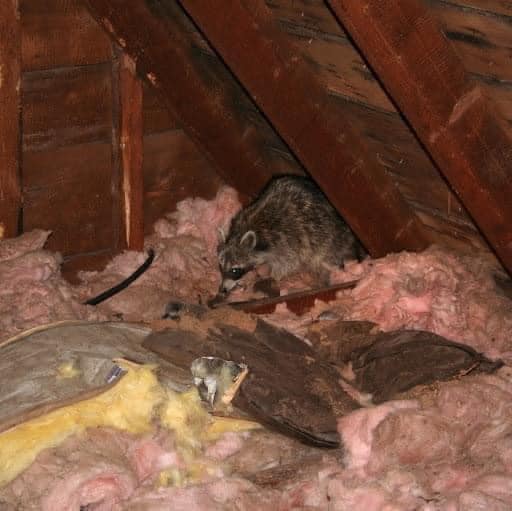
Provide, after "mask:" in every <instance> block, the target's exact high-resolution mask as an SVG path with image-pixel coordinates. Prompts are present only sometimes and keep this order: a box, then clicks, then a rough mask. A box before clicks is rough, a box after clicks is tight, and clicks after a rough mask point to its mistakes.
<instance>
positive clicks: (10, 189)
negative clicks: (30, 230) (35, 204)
mask: <svg viewBox="0 0 512 511" xmlns="http://www.w3.org/2000/svg"><path fill="white" fill-rule="evenodd" d="M0 34H2V44H1V45H0V133H1V137H2V139H1V142H0V238H2V237H4V236H5V237H8V236H16V235H17V234H18V220H19V218H18V215H19V212H20V208H21V185H20V175H19V161H20V158H19V156H20V122H19V121H20V80H21V74H20V61H21V35H20V20H19V14H18V2H17V1H16V0H6V1H3V2H1V3H0Z"/></svg>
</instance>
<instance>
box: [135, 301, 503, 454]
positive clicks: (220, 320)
mask: <svg viewBox="0 0 512 511" xmlns="http://www.w3.org/2000/svg"><path fill="white" fill-rule="evenodd" d="M155 326H157V327H158V328H160V331H157V332H153V333H152V334H150V335H149V336H148V337H147V338H146V339H145V340H144V341H143V344H142V345H143V347H145V348H147V349H149V350H151V351H153V352H155V353H157V354H159V355H160V356H161V357H163V358H164V359H165V360H167V361H171V362H172V363H173V364H175V365H177V366H178V367H180V368H183V369H190V366H191V364H192V362H193V361H194V360H196V359H198V358H200V357H218V358H219V359H223V360H227V361H233V362H235V363H236V364H246V365H247V367H248V370H249V371H248V374H247V376H246V377H245V379H244V380H243V382H242V383H241V385H240V387H239V390H238V392H237V393H236V395H235V396H234V398H233V400H232V401H231V403H232V404H233V406H235V407H236V408H238V409H240V410H242V411H243V412H245V413H247V414H249V415H250V416H251V417H252V418H254V419H256V420H259V421H260V422H262V423H264V424H266V425H268V426H270V427H272V428H274V429H277V430H278V431H281V432H282V433H284V434H287V435H290V436H293V437H296V438H299V439H300V440H302V441H304V442H307V443H311V444H313V445H317V446H323V447H337V446H338V445H339V437H338V433H337V418H338V417H341V416H343V415H345V414H347V413H349V412H351V411H353V410H355V409H356V408H358V407H360V404H359V402H358V399H359V395H363V394H362V393H364V394H367V393H370V394H371V396H370V397H373V402H374V403H380V402H382V401H385V400H387V399H392V398H393V397H395V396H396V394H397V393H399V392H403V391H405V390H408V389H411V388H412V387H414V386H415V385H418V384H431V383H433V382H436V381H439V380H446V379H449V378H452V377H458V376H460V375H463V374H466V373H467V372H470V371H485V372H491V371H493V370H494V369H496V368H498V367H499V366H500V365H501V362H492V361H490V360H488V359H486V358H485V357H484V356H482V355H481V354H479V353H477V352H476V351H474V350H473V349H472V348H470V347H469V346H465V345H462V344H458V343H454V342H450V341H447V340H446V339H444V338H442V337H440V336H437V335H435V334H431V333H428V332H419V331H414V332H412V331H400V332H388V333H383V332H380V333H379V332H377V333H374V330H375V328H374V325H373V324H371V323H363V322H344V321H339V322H337V323H336V324H335V325H334V326H333V325H332V324H331V325H330V326H329V327H328V328H327V329H324V330H321V329H320V327H317V329H316V331H312V332H311V339H312V342H313V346H312V347H311V346H309V345H307V344H306V343H305V342H303V341H302V340H301V339H299V338H297V337H295V336H294V335H292V334H290V333H289V332H287V331H285V330H283V329H280V328H277V327H275V326H273V325H270V324H268V323H266V322H265V321H263V320H262V319H260V318H257V317H253V316H250V315H248V314H244V313H242V312H238V311H235V310H229V309H222V310H219V309H217V310H213V311H211V312H210V313H206V314H204V315H201V317H200V318H198V317H197V316H193V315H191V316H189V317H187V316H184V317H181V319H180V321H166V322H163V321H160V322H158V324H155ZM347 368H348V369H349V370H348V371H347Z"/></svg>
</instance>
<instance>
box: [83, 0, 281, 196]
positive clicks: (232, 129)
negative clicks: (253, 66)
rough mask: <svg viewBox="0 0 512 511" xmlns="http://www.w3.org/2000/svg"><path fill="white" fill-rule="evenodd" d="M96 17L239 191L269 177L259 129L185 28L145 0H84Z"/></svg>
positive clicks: (259, 184)
mask: <svg viewBox="0 0 512 511" xmlns="http://www.w3.org/2000/svg"><path fill="white" fill-rule="evenodd" d="M85 4H86V5H87V6H88V7H89V9H90V11H91V12H92V13H93V15H94V16H95V18H96V19H97V20H98V22H99V23H100V24H101V25H102V26H103V27H104V28H105V29H106V30H107V32H108V33H109V34H110V35H111V36H112V37H113V38H114V39H115V40H116V41H117V42H118V43H119V44H120V45H121V47H123V49H124V50H125V51H126V52H127V53H128V54H129V55H130V56H131V57H132V58H134V60H135V61H136V62H137V67H138V69H139V70H140V71H141V72H142V73H143V74H144V75H145V76H146V77H147V78H148V79H149V80H150V82H151V83H152V84H153V85H154V86H155V87H156V88H157V89H158V91H159V92H160V94H161V97H162V100H163V101H164V102H165V104H166V105H167V107H168V108H169V109H170V111H171V112H173V114H174V115H175V117H177V118H178V119H179V120H180V122H181V124H182V126H183V127H184V129H186V130H187V133H189V135H190V136H191V138H193V139H194V140H195V141H196V142H197V143H198V145H199V146H200V147H201V148H202V150H203V151H204V152H205V154H207V155H208V156H209V157H210V158H211V161H213V163H214V164H215V166H216V168H217V170H218V172H219V173H221V175H222V176H223V177H224V178H225V179H226V180H227V181H229V182H231V183H233V184H234V185H235V186H236V187H237V188H238V189H239V190H241V191H243V192H244V193H247V194H254V193H256V191H257V190H259V189H260V188H261V187H262V186H263V185H264V184H265V183H266V182H267V181H268V179H269V177H270V176H271V174H272V171H271V170H269V169H268V168H267V167H266V165H265V161H264V158H263V156H262V155H263V154H264V145H263V143H262V141H261V140H260V136H259V133H258V132H257V131H256V130H254V129H253V127H252V126H251V125H250V124H249V123H247V122H245V121H244V120H243V119H241V118H240V117H239V116H238V115H237V111H236V110H235V108H234V105H235V104H236V99H237V97H238V96H237V94H236V93H234V92H233V87H234V85H232V86H231V89H230V88H229V86H224V83H221V81H219V79H218V77H217V76H216V75H215V74H213V73H212V72H211V66H210V68H208V67H207V66H204V61H203V60H201V58H198V55H197V50H195V49H194V47H193V46H192V42H191V40H190V31H189V28H188V27H184V26H183V23H182V22H181V21H180V20H179V19H178V18H177V17H176V16H174V15H173V14H172V13H171V14H169V13H168V12H160V11H159V10H158V9H159V5H157V4H155V3H151V7H150V6H149V5H148V4H147V3H146V2H145V1H144V0H129V1H127V0H86V1H85Z"/></svg>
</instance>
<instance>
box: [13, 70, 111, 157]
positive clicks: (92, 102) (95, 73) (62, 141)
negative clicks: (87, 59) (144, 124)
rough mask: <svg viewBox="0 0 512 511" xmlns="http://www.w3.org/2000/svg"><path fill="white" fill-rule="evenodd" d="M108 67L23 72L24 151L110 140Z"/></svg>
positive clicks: (109, 76) (109, 78) (109, 82)
mask: <svg viewBox="0 0 512 511" xmlns="http://www.w3.org/2000/svg"><path fill="white" fill-rule="evenodd" d="M111 79H112V77H111V67H110V64H99V65H95V66H87V67H72V68H61V69H57V70H49V71H34V72H30V73H25V74H24V75H23V82H22V95H23V148H24V150H38V151H40V150H43V149H54V148H57V147H60V146H64V145H72V144H81V143H84V142H93V141H98V140H104V141H108V140H110V139H111V129H112V95H111Z"/></svg>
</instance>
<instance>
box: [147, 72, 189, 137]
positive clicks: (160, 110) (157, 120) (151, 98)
mask: <svg viewBox="0 0 512 511" xmlns="http://www.w3.org/2000/svg"><path fill="white" fill-rule="evenodd" d="M142 90H143V107H144V108H143V115H144V117H143V126H144V135H150V134H152V133H158V132H162V131H168V130H174V129H177V128H180V123H179V122H178V121H177V120H176V119H175V118H173V117H172V115H171V113H170V112H169V110H168V109H167V108H165V105H163V104H162V101H161V99H160V96H159V95H158V93H157V91H156V90H155V89H154V87H152V86H151V85H150V84H148V83H146V82H143V83H142Z"/></svg>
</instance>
